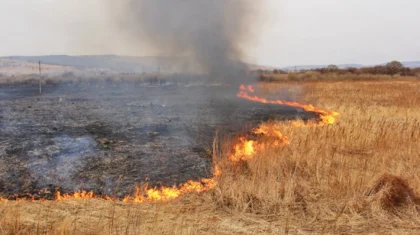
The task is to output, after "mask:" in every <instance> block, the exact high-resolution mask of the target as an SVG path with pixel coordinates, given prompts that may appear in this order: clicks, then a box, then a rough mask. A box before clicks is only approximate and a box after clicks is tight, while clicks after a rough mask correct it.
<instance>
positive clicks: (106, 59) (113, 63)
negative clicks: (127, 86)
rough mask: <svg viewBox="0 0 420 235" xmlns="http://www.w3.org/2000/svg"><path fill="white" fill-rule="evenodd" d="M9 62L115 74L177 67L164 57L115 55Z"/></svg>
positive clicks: (22, 57) (57, 56)
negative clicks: (95, 70) (104, 71)
mask: <svg viewBox="0 0 420 235" xmlns="http://www.w3.org/2000/svg"><path fill="white" fill-rule="evenodd" d="M8 58H9V59H11V60H20V61H28V62H38V61H41V62H42V63H43V64H51V65H60V66H71V67H74V68H76V69H82V70H83V69H92V68H97V69H108V70H110V71H113V72H115V73H143V72H156V71H157V70H158V69H159V68H160V69H161V70H176V69H175V68H174V67H178V66H179V61H176V58H166V57H130V56H116V55H92V56H67V55H49V56H11V57H8Z"/></svg>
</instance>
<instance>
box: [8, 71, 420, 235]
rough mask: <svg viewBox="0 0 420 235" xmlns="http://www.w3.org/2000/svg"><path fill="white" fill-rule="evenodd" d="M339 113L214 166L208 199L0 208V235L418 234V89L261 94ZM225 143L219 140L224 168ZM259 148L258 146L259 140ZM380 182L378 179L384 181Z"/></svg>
mask: <svg viewBox="0 0 420 235" xmlns="http://www.w3.org/2000/svg"><path fill="white" fill-rule="evenodd" d="M261 87H262V88H263V89H265V91H266V92H276V91H278V90H282V91H284V90H285V89H289V90H290V91H291V92H295V93H296V92H297V93H296V95H295V97H298V98H299V100H300V101H301V102H302V103H313V104H315V105H316V106H318V107H323V108H325V109H330V110H335V111H338V112H340V114H341V116H340V119H339V122H338V123H337V124H335V125H331V126H324V127H305V128H296V127H290V126H289V125H287V124H280V125H282V129H283V132H284V133H285V134H286V135H287V136H288V137H289V140H290V145H288V146H286V147H279V148H276V149H272V148H270V149H265V150H264V151H262V152H260V153H259V154H257V156H256V157H255V158H253V159H252V160H250V161H249V162H247V163H243V164H239V165H232V164H231V163H229V162H227V161H223V160H220V162H219V164H220V166H221V168H222V171H223V174H222V175H221V176H220V177H218V179H217V180H218V185H217V187H216V188H215V189H214V190H212V191H211V192H208V193H204V194H190V195H187V196H185V197H183V198H180V199H178V200H175V201H171V202H166V203H155V204H153V203H145V204H124V203H119V202H107V201H101V200H80V201H77V200H75V201H64V202H12V201H9V202H6V203H4V202H3V203H0V234H314V233H315V234H372V233H373V234H418V233H419V232H420V215H419V209H420V207H419V206H418V205H417V203H418V200H417V199H418V198H417V194H416V193H418V192H420V175H419V173H418V172H419V170H420V141H419V140H420V121H419V120H420V82H419V81H417V80H410V79H408V80H392V81H391V80H387V81H339V82H331V81H330V82H327V81H325V82H306V83H286V84H262V85H261ZM229 138H230V137H221V141H220V147H221V148H220V149H221V150H220V151H217V153H216V155H218V156H217V158H222V159H223V158H224V157H223V156H225V155H226V152H227V151H228V149H229V146H230V145H231V144H230V141H229ZM261 141H264V138H262V140H261ZM384 174H387V175H384Z"/></svg>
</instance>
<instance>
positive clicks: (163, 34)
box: [124, 0, 264, 84]
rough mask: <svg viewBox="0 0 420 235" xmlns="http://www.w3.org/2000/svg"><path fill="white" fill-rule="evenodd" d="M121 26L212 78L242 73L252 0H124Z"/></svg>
mask: <svg viewBox="0 0 420 235" xmlns="http://www.w3.org/2000/svg"><path fill="white" fill-rule="evenodd" d="M127 1H128V2H129V4H128V5H127V6H126V9H125V11H126V12H124V17H125V21H124V22H125V26H128V27H125V28H126V29H128V30H130V33H134V34H133V35H135V36H136V37H137V38H138V40H139V41H141V43H146V45H147V46H150V47H151V48H153V49H154V50H155V51H156V52H157V53H159V54H163V55H169V56H177V57H181V58H187V59H188V61H189V62H190V64H191V66H193V67H194V70H195V71H200V72H202V73H205V74H209V77H210V78H211V79H212V80H213V79H214V81H223V82H225V83H233V84H235V83H242V82H246V79H249V78H248V72H247V67H246V65H245V64H244V63H242V58H243V50H242V48H244V47H245V46H249V44H248V43H250V42H252V39H253V37H252V33H251V32H252V31H253V30H252V29H251V25H256V23H255V21H256V19H257V15H258V14H257V12H258V11H257V8H258V7H259V6H260V5H261V4H262V3H261V2H264V1H255V0H127Z"/></svg>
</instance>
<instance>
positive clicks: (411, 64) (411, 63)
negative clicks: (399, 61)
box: [403, 61, 420, 68]
mask: <svg viewBox="0 0 420 235" xmlns="http://www.w3.org/2000/svg"><path fill="white" fill-rule="evenodd" d="M403 65H404V66H405V67H408V68H420V61H408V62H403Z"/></svg>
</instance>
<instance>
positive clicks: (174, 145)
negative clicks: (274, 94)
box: [0, 84, 315, 198]
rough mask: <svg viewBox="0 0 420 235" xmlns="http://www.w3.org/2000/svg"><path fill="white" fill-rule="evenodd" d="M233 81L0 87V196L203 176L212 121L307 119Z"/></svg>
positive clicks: (225, 127) (114, 190) (239, 126)
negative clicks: (248, 94)
mask: <svg viewBox="0 0 420 235" xmlns="http://www.w3.org/2000/svg"><path fill="white" fill-rule="evenodd" d="M236 92H237V88H236V87H225V86H137V87H131V86H130V85H123V84H119V85H106V86H104V85H100V86H98V85H92V86H77V85H71V84H68V85H54V86H53V85H50V86H47V87H44V90H43V94H42V95H40V94H38V87H37V86H36V85H30V84H26V85H3V86H1V87H0V108H1V109H0V196H3V197H12V196H13V195H15V194H17V195H20V196H21V197H22V196H24V195H25V194H30V195H36V196H37V197H38V196H42V197H47V198H48V197H53V192H54V191H55V190H57V189H59V190H61V191H62V192H73V191H75V190H81V189H83V190H93V191H94V192H96V193H97V194H107V195H114V196H118V197H122V196H124V195H127V194H130V193H132V192H133V190H134V188H135V186H136V185H138V184H141V183H145V182H146V181H147V180H149V183H150V184H151V185H167V186H171V185H174V184H179V183H183V182H185V181H187V180H190V179H193V180H197V179H199V178H200V177H209V176H210V175H211V161H212V160H211V145H212V140H213V137H214V133H215V130H216V129H219V130H220V131H221V132H222V133H223V134H228V133H235V132H238V131H241V130H243V128H244V127H245V126H252V125H255V124H256V123H259V122H261V121H264V120H267V119H296V118H302V119H308V118H314V117H315V115H314V114H311V113H305V112H302V111H301V110H297V109H294V108H289V107H281V106H273V105H264V104H257V103H253V102H248V101H245V100H241V99H239V98H236V96H235V95H236Z"/></svg>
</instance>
